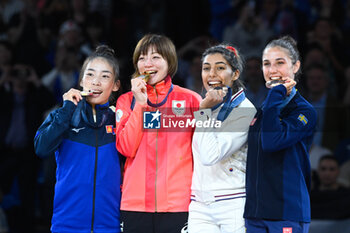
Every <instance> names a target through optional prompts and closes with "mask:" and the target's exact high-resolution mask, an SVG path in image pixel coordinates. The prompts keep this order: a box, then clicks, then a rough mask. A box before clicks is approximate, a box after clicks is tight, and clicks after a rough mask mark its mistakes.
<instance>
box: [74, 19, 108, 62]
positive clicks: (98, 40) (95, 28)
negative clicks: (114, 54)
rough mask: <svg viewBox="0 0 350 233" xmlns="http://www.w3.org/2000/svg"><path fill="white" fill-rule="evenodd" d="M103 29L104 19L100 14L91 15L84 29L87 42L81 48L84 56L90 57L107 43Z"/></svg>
mask: <svg viewBox="0 0 350 233" xmlns="http://www.w3.org/2000/svg"><path fill="white" fill-rule="evenodd" d="M103 28H104V27H103V17H102V16H101V15H100V14H99V13H98V12H93V13H89V14H88V16H87V19H86V25H85V28H84V29H85V33H86V37H85V41H84V42H83V44H82V46H81V48H80V50H81V52H82V54H83V56H85V57H87V56H89V55H90V54H91V53H92V52H93V51H94V48H95V47H96V46H98V45H101V44H105V43H106V38H105V34H104V30H103Z"/></svg>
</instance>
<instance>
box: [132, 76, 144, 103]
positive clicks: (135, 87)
mask: <svg viewBox="0 0 350 233" xmlns="http://www.w3.org/2000/svg"><path fill="white" fill-rule="evenodd" d="M131 91H132V93H133V95H134V97H135V100H136V101H137V102H138V103H139V104H141V105H147V87H146V82H145V81H144V80H143V79H142V78H133V79H131Z"/></svg>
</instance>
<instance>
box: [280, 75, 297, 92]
mask: <svg viewBox="0 0 350 233" xmlns="http://www.w3.org/2000/svg"><path fill="white" fill-rule="evenodd" d="M282 81H283V86H285V88H286V89H287V96H289V95H290V93H291V92H292V89H293V87H294V86H295V85H296V84H297V82H296V81H295V80H294V79H291V78H289V77H282Z"/></svg>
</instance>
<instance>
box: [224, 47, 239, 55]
mask: <svg viewBox="0 0 350 233" xmlns="http://www.w3.org/2000/svg"><path fill="white" fill-rule="evenodd" d="M226 49H228V50H230V51H231V52H233V53H234V54H235V55H236V57H237V51H236V49H235V48H234V47H232V46H226Z"/></svg>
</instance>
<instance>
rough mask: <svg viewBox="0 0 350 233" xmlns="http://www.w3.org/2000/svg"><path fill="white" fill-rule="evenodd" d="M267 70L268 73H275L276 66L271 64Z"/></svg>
mask: <svg viewBox="0 0 350 233" xmlns="http://www.w3.org/2000/svg"><path fill="white" fill-rule="evenodd" d="M269 72H270V73H272V74H273V73H276V72H277V68H276V66H275V65H271V66H270V67H269Z"/></svg>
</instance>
